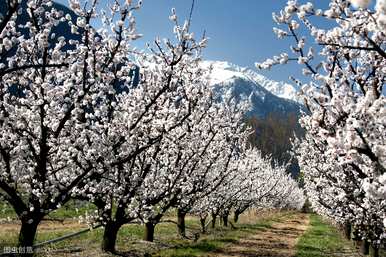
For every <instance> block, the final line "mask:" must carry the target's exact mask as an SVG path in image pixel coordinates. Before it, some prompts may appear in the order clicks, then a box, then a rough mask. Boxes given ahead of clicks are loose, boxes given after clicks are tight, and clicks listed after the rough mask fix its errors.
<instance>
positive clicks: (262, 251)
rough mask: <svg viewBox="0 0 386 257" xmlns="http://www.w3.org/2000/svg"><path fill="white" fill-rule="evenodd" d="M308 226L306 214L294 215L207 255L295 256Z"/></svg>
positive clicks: (213, 256)
mask: <svg viewBox="0 0 386 257" xmlns="http://www.w3.org/2000/svg"><path fill="white" fill-rule="evenodd" d="M308 225H309V216H308V215H307V214H294V215H291V216H289V217H288V218H286V219H283V220H281V221H279V222H276V223H274V224H272V226H271V228H267V229H266V230H263V231H260V232H256V234H254V235H251V236H250V237H247V238H243V239H241V240H239V241H238V242H236V243H232V244H230V245H228V246H227V247H225V248H223V249H221V250H218V251H216V252H214V253H213V254H210V255H208V256H209V257H230V256H240V257H244V256H246V257H253V256H256V257H257V256H258V257H291V256H294V255H295V254H296V249H295V246H296V243H297V240H298V238H299V237H300V236H301V235H302V234H303V233H304V232H305V231H306V229H307V227H308Z"/></svg>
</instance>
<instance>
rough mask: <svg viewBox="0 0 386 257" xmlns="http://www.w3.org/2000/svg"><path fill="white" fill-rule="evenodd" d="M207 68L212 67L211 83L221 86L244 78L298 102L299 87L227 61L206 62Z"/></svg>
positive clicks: (281, 96)
mask: <svg viewBox="0 0 386 257" xmlns="http://www.w3.org/2000/svg"><path fill="white" fill-rule="evenodd" d="M203 65H204V66H205V67H209V66H212V67H213V70H212V74H211V83H212V84H213V85H214V84H219V83H223V82H225V81H228V80H231V79H235V78H242V79H244V80H249V81H252V82H254V83H257V84H259V85H260V86H262V87H264V88H265V89H266V90H268V91H269V92H271V93H272V94H274V95H276V96H278V97H280V98H285V99H289V100H293V101H298V99H297V92H298V90H299V89H298V87H297V86H295V85H291V84H288V83H285V82H282V81H274V80H271V79H268V78H267V77H265V76H263V75H261V74H259V73H257V72H255V71H253V70H251V69H249V68H244V67H240V66H237V65H234V64H232V63H229V62H225V61H204V62H203Z"/></svg>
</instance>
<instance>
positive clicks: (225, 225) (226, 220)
mask: <svg viewBox="0 0 386 257" xmlns="http://www.w3.org/2000/svg"><path fill="white" fill-rule="evenodd" d="M222 224H223V226H224V227H228V215H227V214H224V215H222Z"/></svg>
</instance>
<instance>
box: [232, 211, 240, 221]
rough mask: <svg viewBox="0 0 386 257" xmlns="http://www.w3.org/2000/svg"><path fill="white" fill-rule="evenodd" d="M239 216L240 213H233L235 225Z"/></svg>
mask: <svg viewBox="0 0 386 257" xmlns="http://www.w3.org/2000/svg"><path fill="white" fill-rule="evenodd" d="M239 216H240V213H239V212H238V211H235V214H234V217H233V221H234V222H235V223H237V222H238V221H239Z"/></svg>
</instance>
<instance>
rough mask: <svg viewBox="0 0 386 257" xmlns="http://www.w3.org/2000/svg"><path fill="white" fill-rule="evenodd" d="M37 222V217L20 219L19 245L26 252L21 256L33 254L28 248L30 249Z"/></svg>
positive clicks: (38, 221)
mask: <svg viewBox="0 0 386 257" xmlns="http://www.w3.org/2000/svg"><path fill="white" fill-rule="evenodd" d="M39 223H40V220H39V219H22V221H21V228H20V232H19V247H21V248H22V249H23V250H24V251H25V252H26V253H25V254H23V256H33V252H30V250H32V247H33V244H34V241H35V236H36V231H37V228H38V225H39Z"/></svg>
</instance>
